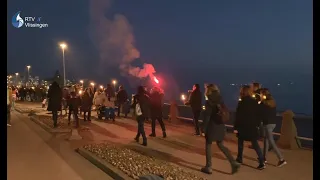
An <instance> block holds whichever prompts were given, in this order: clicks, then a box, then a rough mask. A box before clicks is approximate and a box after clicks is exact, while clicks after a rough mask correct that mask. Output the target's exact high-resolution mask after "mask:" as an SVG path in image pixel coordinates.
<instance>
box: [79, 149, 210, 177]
mask: <svg viewBox="0 0 320 180" xmlns="http://www.w3.org/2000/svg"><path fill="white" fill-rule="evenodd" d="M84 149H86V150H88V151H90V152H92V153H94V154H95V155H97V156H98V157H100V158H102V159H104V160H106V161H107V162H108V163H110V164H112V165H113V166H115V167H117V168H118V169H120V170H121V171H123V172H124V173H126V174H127V175H128V176H129V177H131V178H133V179H139V176H143V175H148V174H155V175H161V176H163V177H164V179H166V180H197V179H198V180H204V178H201V177H197V176H196V175H195V174H193V173H192V172H190V171H188V170H186V169H184V168H181V167H179V166H175V165H173V164H171V163H168V162H166V161H163V160H158V159H155V158H154V157H149V156H145V155H142V154H140V153H137V152H135V151H132V150H130V149H127V148H122V147H117V146H115V145H112V144H106V143H103V144H90V145H85V146H84Z"/></svg>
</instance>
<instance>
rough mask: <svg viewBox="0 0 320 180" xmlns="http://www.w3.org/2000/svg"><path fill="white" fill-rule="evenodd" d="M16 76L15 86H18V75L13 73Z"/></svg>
mask: <svg viewBox="0 0 320 180" xmlns="http://www.w3.org/2000/svg"><path fill="white" fill-rule="evenodd" d="M15 74H16V86H18V83H19V82H18V76H19V73H15Z"/></svg>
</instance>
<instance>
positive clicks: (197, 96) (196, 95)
mask: <svg viewBox="0 0 320 180" xmlns="http://www.w3.org/2000/svg"><path fill="white" fill-rule="evenodd" d="M185 105H190V106H191V109H192V113H193V123H194V128H195V135H196V136H200V126H199V117H200V113H201V109H202V95H201V91H200V86H199V84H195V85H193V88H192V92H191V95H190V99H189V100H188V101H187V102H186V103H185Z"/></svg>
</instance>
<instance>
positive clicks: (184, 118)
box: [164, 103, 313, 142]
mask: <svg viewBox="0 0 320 180" xmlns="http://www.w3.org/2000/svg"><path fill="white" fill-rule="evenodd" d="M164 104H165V105H167V106H170V104H169V103H164ZM177 106H182V107H186V106H184V105H177ZM168 117H169V118H170V112H169V115H168ZM177 118H178V119H183V120H189V121H192V120H193V119H192V118H187V117H182V116H177ZM199 121H203V120H201V119H199ZM225 126H226V127H229V128H233V125H229V124H225ZM273 134H274V135H277V136H280V135H281V133H276V132H273ZM297 138H298V139H300V140H304V141H312V142H313V138H307V137H301V136H298V137H297Z"/></svg>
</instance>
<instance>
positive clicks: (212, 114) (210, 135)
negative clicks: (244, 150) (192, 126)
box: [201, 84, 240, 174]
mask: <svg viewBox="0 0 320 180" xmlns="http://www.w3.org/2000/svg"><path fill="white" fill-rule="evenodd" d="M205 87H206V91H205V96H206V99H207V100H206V103H205V108H206V114H205V115H206V116H207V117H206V119H207V122H206V123H205V124H204V126H203V129H204V133H205V140H206V145H205V147H206V166H205V167H203V168H202V169H201V171H202V172H204V173H207V174H211V173H212V150H211V146H212V142H214V141H215V142H216V143H217V146H218V148H219V149H220V151H221V152H222V153H223V154H224V155H225V156H226V157H227V159H228V161H229V163H230V165H231V171H232V172H231V173H232V174H234V173H236V172H237V171H238V169H239V167H240V164H239V163H237V162H236V161H235V159H234V158H233V156H232V155H231V153H230V151H229V149H228V148H227V147H225V146H224V145H223V140H224V136H225V133H226V128H225V124H224V121H223V119H222V116H221V112H220V111H221V107H222V106H224V102H223V99H222V96H221V94H220V90H219V88H218V86H217V85H215V84H207V85H206V86H205Z"/></svg>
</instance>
